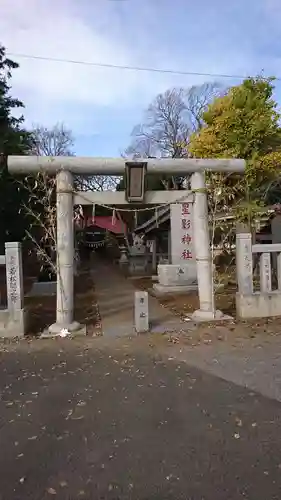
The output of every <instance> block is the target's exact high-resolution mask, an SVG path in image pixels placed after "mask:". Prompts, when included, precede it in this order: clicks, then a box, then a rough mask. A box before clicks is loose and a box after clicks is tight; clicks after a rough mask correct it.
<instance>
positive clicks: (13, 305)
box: [5, 242, 23, 317]
mask: <svg viewBox="0 0 281 500" xmlns="http://www.w3.org/2000/svg"><path fill="white" fill-rule="evenodd" d="M5 261H6V281H7V302H8V310H9V314H10V316H11V317H13V316H14V315H15V311H19V310H21V309H23V272H22V255H21V244H20V243H16V242H11V243H10V242H8V243H5Z"/></svg>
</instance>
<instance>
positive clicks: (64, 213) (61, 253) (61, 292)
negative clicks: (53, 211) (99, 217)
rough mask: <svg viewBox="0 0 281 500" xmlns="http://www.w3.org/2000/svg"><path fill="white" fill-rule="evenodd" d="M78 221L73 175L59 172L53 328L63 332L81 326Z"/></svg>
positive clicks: (54, 331)
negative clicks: (77, 313)
mask: <svg viewBox="0 0 281 500" xmlns="http://www.w3.org/2000/svg"><path fill="white" fill-rule="evenodd" d="M73 284H74V221H73V176H72V174H71V172H69V171H67V170H61V171H60V172H58V173H57V312H56V323H54V324H53V325H51V326H50V327H49V332H50V333H52V334H59V333H60V332H61V331H62V330H63V329H66V330H67V331H69V332H73V331H76V330H78V329H79V328H80V325H79V323H77V322H76V321H73V302H74V301H73V295H74V294H73V291H74V290H73V288H74V287H73Z"/></svg>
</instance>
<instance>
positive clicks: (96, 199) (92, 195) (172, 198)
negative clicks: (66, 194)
mask: <svg viewBox="0 0 281 500" xmlns="http://www.w3.org/2000/svg"><path fill="white" fill-rule="evenodd" d="M193 197H194V195H193V193H192V192H191V191H184V190H182V191H147V192H146V193H145V200H144V202H143V204H142V205H165V204H166V203H175V202H177V201H183V202H189V203H192V202H193ZM95 203H96V204H97V205H98V204H102V205H130V208H132V209H133V208H134V206H136V207H139V206H141V204H140V203H138V204H134V203H128V202H127V201H126V198H125V193H124V191H95V192H93V191H85V192H84V191H79V192H78V193H77V194H76V195H75V196H74V205H91V204H95Z"/></svg>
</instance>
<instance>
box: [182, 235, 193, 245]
mask: <svg viewBox="0 0 281 500" xmlns="http://www.w3.org/2000/svg"><path fill="white" fill-rule="evenodd" d="M181 242H182V243H183V244H184V245H189V243H190V242H191V236H189V234H188V233H186V234H185V235H184V236H183V237H182V239H181Z"/></svg>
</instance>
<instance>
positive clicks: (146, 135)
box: [125, 83, 222, 158]
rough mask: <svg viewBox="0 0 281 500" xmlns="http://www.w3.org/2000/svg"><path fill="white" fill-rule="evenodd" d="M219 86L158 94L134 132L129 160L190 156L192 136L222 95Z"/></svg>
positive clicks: (128, 149) (127, 151) (209, 85)
mask: <svg viewBox="0 0 281 500" xmlns="http://www.w3.org/2000/svg"><path fill="white" fill-rule="evenodd" d="M221 93H222V88H221V86H220V85H219V84H218V83H204V84H203V85H200V86H193V87H191V88H189V89H183V88H173V89H169V90H167V91H166V92H164V93H163V94H159V95H158V96H157V97H156V98H155V99H154V101H153V102H152V103H151V104H150V106H149V107H148V109H147V110H146V113H145V120H144V123H143V124H140V125H137V126H136V127H135V128H134V129H133V131H132V134H131V135H132V142H131V144H130V146H129V147H128V148H127V149H126V151H125V154H126V155H127V156H130V155H136V154H139V155H140V156H142V157H149V156H162V157H166V156H168V157H172V158H180V157H182V156H187V155H188V142H189V137H190V135H191V134H192V133H193V132H195V131H196V130H198V129H199V128H201V127H202V124H203V120H202V115H203V112H204V111H205V109H206V107H207V106H208V104H209V103H210V102H211V101H212V99H214V97H217V96H218V95H221Z"/></svg>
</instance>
